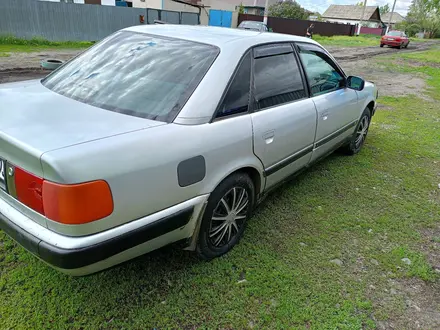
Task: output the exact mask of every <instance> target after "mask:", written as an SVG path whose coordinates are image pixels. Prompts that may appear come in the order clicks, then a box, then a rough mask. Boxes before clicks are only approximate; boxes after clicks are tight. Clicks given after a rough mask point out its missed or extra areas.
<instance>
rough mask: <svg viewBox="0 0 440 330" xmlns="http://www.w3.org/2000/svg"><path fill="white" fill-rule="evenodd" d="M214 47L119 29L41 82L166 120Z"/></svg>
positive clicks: (71, 94)
mask: <svg viewBox="0 0 440 330" xmlns="http://www.w3.org/2000/svg"><path fill="white" fill-rule="evenodd" d="M218 52H219V50H218V48H216V47H214V46H211V45H206V44H200V43H195V42H190V41H186V40H181V39H174V38H165V37H159V36H155V35H148V34H142V33H135V32H129V31H122V32H117V33H116V34H114V35H112V36H110V37H108V38H107V39H105V40H104V41H102V42H100V43H99V44H97V45H96V46H94V47H92V48H90V49H89V50H87V51H86V52H84V53H83V54H81V55H80V56H78V57H76V58H75V59H73V60H72V61H70V62H68V63H67V64H66V65H63V66H62V67H60V69H58V70H56V71H55V72H53V73H52V74H51V75H49V76H48V77H47V78H45V79H44V80H43V81H42V83H43V85H44V86H46V87H47V88H49V89H51V90H52V91H54V92H56V93H58V94H61V95H64V96H66V97H69V98H72V99H74V100H78V101H80V102H83V103H86V104H90V105H93V106H96V107H100V108H102V109H106V110H110V111H115V112H120V113H124V114H128V115H132V116H137V117H143V118H148V119H154V120H159V121H172V120H173V119H174V117H175V116H176V115H177V114H178V112H179V111H180V109H181V108H182V106H183V105H184V104H185V102H186V101H187V99H188V98H189V96H190V95H191V94H192V93H193V91H194V89H195V88H196V87H197V85H198V84H199V82H200V81H201V79H202V78H203V76H204V75H205V74H206V72H207V71H208V69H209V67H210V66H211V64H212V63H213V61H214V60H215V58H216V56H217V54H218ZM60 111H62V109H60Z"/></svg>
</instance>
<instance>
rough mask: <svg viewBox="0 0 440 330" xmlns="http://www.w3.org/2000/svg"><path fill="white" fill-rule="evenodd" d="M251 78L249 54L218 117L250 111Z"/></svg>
mask: <svg viewBox="0 0 440 330" xmlns="http://www.w3.org/2000/svg"><path fill="white" fill-rule="evenodd" d="M250 78H251V55H250V53H248V54H247V55H246V56H245V57H244V58H243V61H242V62H241V64H240V67H239V68H238V70H237V73H236V74H235V77H234V78H233V80H232V83H231V85H230V86H229V89H228V91H227V93H226V96H225V98H224V100H223V102H222V104H221V106H220V109H219V111H218V113H217V117H224V116H229V115H235V114H238V113H243V112H247V111H248V104H249V88H250Z"/></svg>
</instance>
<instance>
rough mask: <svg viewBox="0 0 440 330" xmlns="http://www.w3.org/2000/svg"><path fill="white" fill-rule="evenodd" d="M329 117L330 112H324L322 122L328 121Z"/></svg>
mask: <svg viewBox="0 0 440 330" xmlns="http://www.w3.org/2000/svg"><path fill="white" fill-rule="evenodd" d="M328 115H329V112H328V111H323V112H322V113H321V119H322V120H327V119H328Z"/></svg>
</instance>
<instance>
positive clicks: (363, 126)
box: [355, 116, 370, 148]
mask: <svg viewBox="0 0 440 330" xmlns="http://www.w3.org/2000/svg"><path fill="white" fill-rule="evenodd" d="M369 124H370V123H369V121H368V116H364V117H362V119H361V122H360V123H359V127H358V130H357V132H356V140H355V144H356V148H359V147H360V146H361V145H362V144H363V143H364V141H365V138H366V137H367V132H368V126H369Z"/></svg>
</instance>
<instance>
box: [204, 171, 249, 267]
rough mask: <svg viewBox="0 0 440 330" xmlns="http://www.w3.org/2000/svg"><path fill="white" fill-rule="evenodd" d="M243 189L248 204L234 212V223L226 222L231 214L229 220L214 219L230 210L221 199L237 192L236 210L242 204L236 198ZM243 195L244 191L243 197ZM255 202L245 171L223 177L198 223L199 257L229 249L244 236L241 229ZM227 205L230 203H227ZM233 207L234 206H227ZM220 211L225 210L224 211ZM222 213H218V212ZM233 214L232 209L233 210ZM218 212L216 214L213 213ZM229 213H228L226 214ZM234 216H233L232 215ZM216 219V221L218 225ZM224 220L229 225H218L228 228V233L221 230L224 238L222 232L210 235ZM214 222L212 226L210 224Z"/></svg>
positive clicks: (215, 254)
mask: <svg viewBox="0 0 440 330" xmlns="http://www.w3.org/2000/svg"><path fill="white" fill-rule="evenodd" d="M243 191H245V192H246V194H247V198H248V204H247V206H246V207H245V209H244V210H243V211H241V212H237V214H236V217H237V219H236V220H233V222H235V226H234V225H233V223H227V222H228V221H231V220H230V218H229V219H228V220H224V221H222V220H220V221H219V220H214V219H213V217H215V218H217V219H220V218H227V217H228V216H226V214H230V213H227V212H226V208H225V207H224V203H223V202H222V199H223V200H224V201H226V203H227V204H228V203H232V198H233V197H234V192H235V196H237V199H236V202H237V203H236V204H238V205H237V206H236V210H238V209H239V208H240V207H241V206H242V204H240V203H238V202H239V196H238V194H239V193H242V192H243ZM245 197H246V195H245V193H244V192H243V198H245ZM254 204H255V187H254V183H253V182H252V180H251V178H250V177H249V176H248V175H247V174H246V173H241V172H237V173H234V174H231V175H230V176H228V177H227V178H226V179H224V180H223V181H222V182H221V183H220V184H219V185H218V187H217V188H215V190H214V191H213V192H212V194H211V196H210V197H209V199H208V205H207V206H206V209H205V213H204V214H203V218H202V223H201V226H200V232H199V237H198V241H197V247H196V251H197V254H198V255H199V257H200V258H202V259H204V260H211V259H213V258H217V257H219V256H221V255H223V254H225V253H226V252H228V251H229V250H231V249H232V248H233V247H234V246H235V245H236V244H237V243H238V242H239V241H240V238H241V237H242V236H243V232H244V229H245V227H246V223H247V220H248V219H249V218H250V216H251V214H252V210H253V207H254ZM229 206H230V205H229ZM230 209H233V208H230ZM222 211H225V214H223V212H222ZM220 213H221V214H220ZM234 214H235V213H234ZM215 215H217V216H215ZM242 216H244V219H240V220H238V218H239V217H242ZM229 217H230V215H229ZM234 218H235V217H234ZM217 223H219V225H217ZM223 224H225V226H226V228H228V229H224V228H222V229H221V232H223V231H224V230H227V234H224V238H220V236H221V234H219V235H216V236H213V237H211V236H210V235H213V234H214V233H215V232H216V231H217V230H218V229H217V228H218V227H221V226H222V225H223ZM213 226H214V227H213ZM229 230H230V232H231V234H230V235H231V236H230V239H229V237H226V235H229ZM219 238H220V242H219V243H218V244H217V245H216V244H215V243H216V241H217V240H218V239H219Z"/></svg>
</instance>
